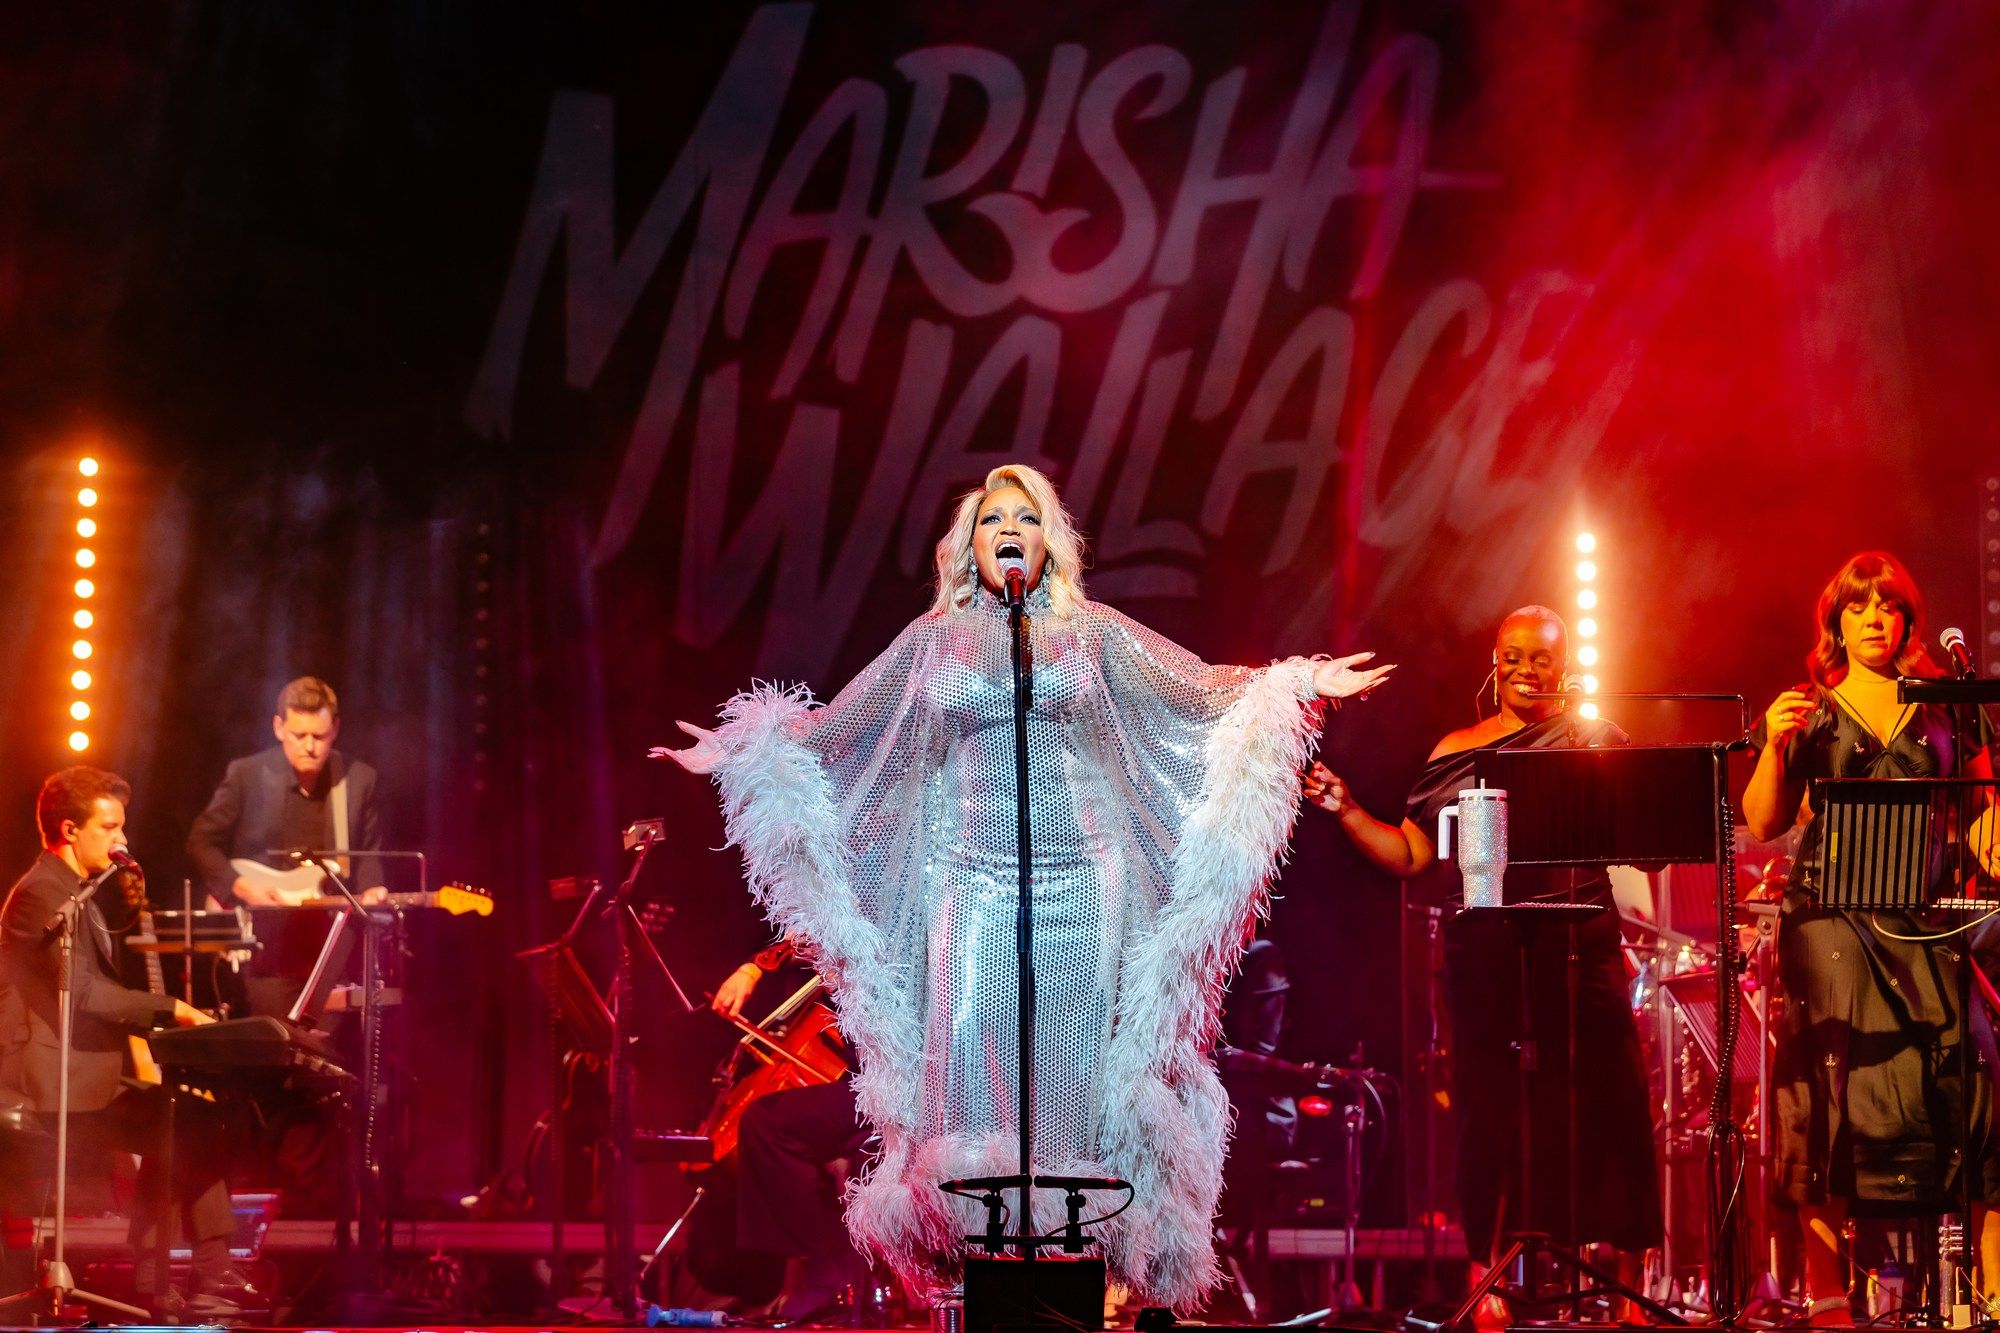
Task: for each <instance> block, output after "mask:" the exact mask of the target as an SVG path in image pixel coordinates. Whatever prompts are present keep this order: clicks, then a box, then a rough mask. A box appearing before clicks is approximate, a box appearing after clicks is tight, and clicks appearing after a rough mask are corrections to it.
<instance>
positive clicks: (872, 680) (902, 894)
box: [714, 616, 940, 1121]
mask: <svg viewBox="0 0 2000 1333" xmlns="http://www.w3.org/2000/svg"><path fill="white" fill-rule="evenodd" d="M935 622H936V617H934V616H925V617H923V618H921V619H919V620H917V621H915V622H913V623H912V624H911V625H910V626H909V627H908V628H907V629H905V630H904V631H903V633H902V634H900V635H898V636H897V638H896V641H895V642H894V643H892V644H890V646H889V647H888V649H886V650H885V651H884V652H883V653H882V655H881V656H879V657H877V658H876V659H875V660H874V661H873V662H871V663H869V664H868V666H867V667H865V668H864V669H863V670H862V671H861V672H860V673H859V674H858V675H856V676H855V677H854V679H853V680H852V681H850V682H849V683H848V685H847V687H846V688H845V689H843V690H841V691H840V693H839V694H838V695H836V696H835V697H834V698H833V700H832V701H831V702H829V703H827V704H826V705H824V706H819V705H816V704H815V703H814V702H813V699H812V695H811V692H810V691H809V690H807V689H806V688H805V687H804V686H802V685H794V686H784V685H775V684H766V685H759V686H757V687H756V688H754V689H752V690H750V691H747V692H746V693H743V694H739V695H737V696H736V697H735V698H733V699H731V700H730V701H729V702H728V703H727V704H726V705H725V706H724V707H723V710H722V726H721V727H720V728H719V729H718V731H717V733H716V740H717V744H718V745H719V746H720V747H721V749H722V752H723V757H722V760H721V762H719V763H718V764H717V765H716V768H715V773H714V777H715V782H716V785H717V786H718V787H720V788H721V791H722V806H723V817H724V820H725V823H726V827H727V829H728V833H729V841H730V843H731V845H733V846H735V847H737V848H738V849H740V850H741V852H742V854H743V867H744V874H745V878H746V879H747V880H748V881H749V885H750V890H751V892H752V893H753V894H754V895H755V896H756V898H757V901H758V902H759V903H760V904H761V905H762V906H763V907H764V909H765V911H766V913H767V914H768V915H769V916H770V917H771V919H772V921H773V923H775V924H776V925H777V926H778V927H779V928H781V929H783V930H785V931H787V932H789V933H792V934H795V935H797V936H798V937H799V938H801V939H803V940H805V941H807V942H808V943H809V944H810V945H811V948H812V952H813V956H814V959H815V961H816V962H817V964H818V966H819V969H820V971H821V973H822V974H823V975H824V976H825V977H826V978H827V980H828V981H829V982H830V983H832V985H833V986H834V987H835V988H836V991H837V992H838V995H839V999H840V1010H841V1021H842V1023H843V1026H844V1028H845V1030H846V1035H847V1036H848V1038H849V1040H850V1041H852V1042H853V1043H854V1044H855V1046H856V1047H857V1048H858V1049H860V1050H862V1051H864V1052H866V1053H868V1054H870V1055H871V1056H877V1057H887V1058H886V1059H883V1058H877V1059H873V1060H870V1061H867V1062H865V1067H864V1070H863V1074H862V1077H861V1078H860V1079H858V1080H857V1082H856V1092H857V1095H858V1096H859V1098H860V1100H861V1103H862V1110H863V1112H864V1113H868V1114H870V1115H871V1117H872V1118H876V1119H878V1121H879V1120H880V1119H882V1118H889V1119H894V1118H896V1116H897V1115H898V1114H905V1115H906V1114H908V1109H909V1108H908V1106H907V1105H899V1103H901V1102H904V1101H905V1099H907V1098H908V1096H909V1090H908V1089H907V1088H904V1087H901V1086H885V1083H884V1080H885V1079H887V1078H888V1077H889V1073H890V1071H891V1070H893V1069H896V1068H909V1067H911V1066H913V1065H914V1062H915V1058H916V1050H917V1047H918V1045H919V1043H920V1041H921V1034H920V1032H919V1031H918V1026H917V1020H916V1018H915V1013H914V1004H913V1001H912V987H913V986H914V985H915V983H916V978H917V977H918V976H919V975H920V969H921V967H922V952H921V935H920V929H919V925H918V922H917V920H916V912H917V907H918V904H917V902H916V897H917V895H916V894H914V893H912V892H911V891H910V889H911V887H912V886H913V885H915V884H917V883H919V882H920V879H921V870H922V864H923V857H924V837H925V831H926V824H925V819H924V808H925V807H924V778H925V775H926V774H927V773H928V772H930V771H933V770H934V769H935V768H936V766H937V762H938V749H939V745H940V740H939V736H938V731H937V728H936V725H935V722H934V719H933V716H932V712H931V710H930V709H929V708H927V707H926V706H925V698H924V694H923V681H924V679H925V676H926V673H927V664H928V660H929V657H930V654H931V651H932V645H933V644H934V642H935V634H934V630H935Z"/></svg>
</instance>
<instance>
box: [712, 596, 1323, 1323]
mask: <svg viewBox="0 0 2000 1333" xmlns="http://www.w3.org/2000/svg"><path fill="white" fill-rule="evenodd" d="M1030 612H1031V617H1032V619H1031V643H1032V649H1033V681H1034V702H1033V706H1032V709H1031V711H1030V714H1029V721H1028V745H1029V755H1030V761H1029V763H1030V769H1029V797H1030V809H1031V828H1032V831H1033V844H1034V863H1033V868H1032V893H1033V895H1034V922H1035V958H1036V967H1037V973H1038V989H1037V992H1036V1025H1035V1041H1036V1050H1035V1057H1036V1058H1035V1070H1034V1078H1033V1083H1032V1087H1033V1094H1032V1097H1033V1106H1034V1115H1035V1126H1034V1129H1035V1141H1036V1154H1035V1156H1036V1167H1037V1170H1040V1171H1051V1172H1059V1173H1081V1174H1102V1175H1113V1176H1118V1177H1121V1178H1124V1179H1128V1180H1131V1181H1132V1182H1133V1183H1134V1186H1135V1198H1134V1201H1133V1206H1132V1208H1131V1209H1130V1210H1128V1211H1127V1212H1126V1213H1125V1214H1124V1215H1123V1216H1122V1217H1121V1218H1119V1219H1118V1220H1117V1222H1115V1223H1113V1224H1110V1225H1109V1226H1107V1227H1105V1228H1104V1229H1102V1230H1101V1231H1100V1232H1099V1234H1100V1236H1101V1237H1102V1238H1103V1240H1104V1242H1105V1246H1106V1253H1107V1257H1108V1258H1109V1259H1110V1260H1111V1263H1112V1266H1113V1268H1114V1270H1115V1271H1117V1272H1119V1273H1120V1274H1121V1275H1123V1276H1124V1277H1125V1278H1126V1279H1127V1280H1129V1281H1131V1282H1133V1283H1134V1284H1135V1285H1136V1286H1137V1287H1138V1288H1139V1289H1140V1291H1141V1292H1142V1293H1143V1294H1144V1295H1146V1296H1147V1297H1149V1298H1151V1299H1155V1300H1164V1301H1169V1302H1172V1303H1175V1304H1179V1305H1182V1306H1187V1305H1189V1304H1191V1303H1192V1302H1193V1301H1194V1300H1195V1299H1196V1298H1197V1297H1198V1296H1199V1295H1200V1293H1201V1292H1202V1291H1203V1290H1205V1289H1206V1287H1207V1286H1209V1285H1211V1284H1212V1282H1213V1280H1214V1275H1215V1270H1214V1258H1213V1255H1212V1253H1211V1250H1210V1243H1209V1218H1210V1216H1211V1215H1212V1213H1213V1210H1214V1204H1215V1195H1216V1191H1217V1189H1218V1188H1219V1183H1220V1170H1221V1163H1222V1155H1223V1151H1224V1147H1225V1140H1226V1136H1227V1112H1226V1105H1225V1103H1224V1100H1223V1098H1222V1094H1221V1089H1220V1086H1219V1084H1218V1083H1217V1081H1216V1079H1215V1075H1214V1072H1213V1070H1212V1068H1211V1067H1210V1065H1209V1063H1208V1059H1207V1050H1208V1048H1209V1045H1210V1044H1211V1042H1212V1039H1213V1033H1214V1026H1215V1022H1216V1014H1217V1009H1218V1003H1219V1000H1220V996H1221V990H1222V983H1223V980H1224V978H1225V976H1226V973H1227V970H1228V968H1229V967H1230V966H1231V965H1233V963H1234V961H1235V959H1236V958H1237V956H1238V955H1239V953H1240V951H1241V949H1242V947H1243V944H1244V943H1245V942H1246V940H1247V935H1248V928H1249V925H1250V923H1251V918H1252V916H1253V914H1254V913H1255V912H1256V911H1258V910H1259V909H1260V908H1261V906H1262V903H1263V896H1264V890H1265V887H1266V885H1267V882H1268V879H1269V877H1270V875H1271V873H1272V871H1273V869H1274V866H1275V862H1276V858H1277V856H1278V854H1279V853H1280V852H1281V851H1282V848H1283V846H1284V843H1285V841H1286V839H1287V837H1288V836H1289V832H1290V827H1291V821H1292V818H1293V815H1294V814H1295V811H1296V790H1297V772H1298V770H1299V768H1300V767H1301V766H1302V765H1303V763H1304V762H1305V758H1306V755H1307V753H1308V752H1309V748H1310V746H1311V744H1312V743H1313V741H1314V740H1315V739H1316V735H1317V724H1318V709H1317V708H1316V707H1311V706H1307V703H1306V701H1307V700H1309V699H1311V697H1312V689H1311V673H1312V663H1311V662H1309V661H1307V660H1305V659H1299V658H1293V659H1288V660H1286V661H1284V662H1280V663H1277V664H1275V665H1273V666H1272V667H1268V668H1263V669H1259V670H1253V669H1249V668H1243V667H1230V666H1209V665H1207V664H1205V663H1203V662H1201V661H1200V660H1199V659H1197V658H1195V657H1194V656H1193V655H1192V654H1190V653H1188V652H1187V651H1185V650H1184V649H1181V648H1179V647H1177V646H1176V645H1174V644H1173V643H1171V642H1169V641H1168V640H1166V639H1164V638H1162V637H1161V636H1159V635H1156V634H1154V633H1152V632H1151V631H1150V630H1147V629H1145V628H1144V627H1142V626H1140V625H1138V624H1136V623H1135V622H1133V621H1131V620H1129V619H1128V618H1126V617H1124V616H1122V615H1120V614H1119V613H1117V612H1115V611H1112V610H1110V609H1109V608H1107V607H1104V606H1100V605H1097V604H1095V603H1088V602H1086V603H1084V604H1083V605H1082V606H1081V607H1080V608H1079V609H1078V610H1076V611H1075V612H1074V613H1072V614H1071V615H1070V616H1069V617H1068V618H1067V619H1066V620H1064V619H1058V618H1057V617H1056V616H1054V614H1053V613H1052V611H1051V609H1050V608H1049V606H1048V604H1047V601H1046V598H1045V597H1044V596H1042V595H1041V594H1040V593H1039V592H1038V593H1037V594H1035V595H1033V596H1031V599H1030ZM1010 694H1011V677H1010V666H1009V657H1008V632H1007V620H1006V613H1005V611H1004V609H1003V608H1002V607H1001V606H1000V605H999V604H998V602H997V601H995V600H994V599H993V598H991V597H990V596H987V595H985V594H981V595H979V596H978V597H977V598H976V600H975V601H974V602H973V604H971V605H970V606H967V607H965V608H962V609H959V610H957V611H954V612H951V613H948V614H938V613H932V614H930V615H927V616H924V617H922V618H921V619H919V620H917V621H916V622H914V623H913V624H912V625H911V626H909V628H908V629H906V630H905V631H904V632H903V633H902V634H901V635H900V636H899V637H898V638H897V640H896V642H895V643H894V644H892V645H891V646H890V648H889V649H888V651H886V652H885V653H883V655H882V656H881V657H879V658H877V659H876V661H874V662H873V663H871V664H870V665H869V666H868V667H867V668H866V669H864V670H863V671H862V672H861V673H860V674H859V675H858V676H857V677H856V678H855V679H854V680H853V681H852V682H851V683H850V684H849V685H848V687H847V688H846V689H844V690H842V691H841V692H840V694H839V695H838V696H837V697H836V698H835V699H834V700H833V701H832V702H830V703H829V704H827V705H826V706H824V707H813V706H811V705H810V702H809V700H808V699H807V697H806V696H805V694H804V692H803V691H802V690H796V689H795V690H789V691H787V690H780V689H777V688H765V689H762V690H759V691H756V692H753V693H751V694H747V695H739V696H738V697H737V698H736V699H735V700H733V701H732V702H731V704H730V705H729V707H728V708H727V709H726V710H725V714H724V717H725V725H724V726H723V727H722V729H721V731H720V732H719V733H718V738H719V741H720V743H721V744H722V746H723V749H724V752H725V755H726V758H725V760H724V762H723V763H722V764H721V765H720V766H719V767H718V769H717V773H716V777H717V781H718V783H719V784H720V785H721V787H722V790H723V797H724V804H725V808H726V811H727V814H728V817H729V829H730V835H731V840H732V842H734V843H735V844H737V845H738V846H740V847H741V848H742V849H743V852H744V858H745V863H746V869H747V871H748V874H749V879H750V882H751V886H752V888H753V889H754V890H755V891H756V892H757V893H758V895H759V896H760V898H761V899H762V900H763V901H764V903H765V904H766V906H767V907H768V908H769V910H770V911H771V914H772V916H773V918H774V919H775V920H776V922H777V923H778V924H779V925H781V926H782V927H783V928H785V929H788V930H791V931H794V932H795V933H796V934H798V935H799V936H800V937H801V938H803V939H805V940H807V941H809V942H810V943H811V945H812V947H813V949H814V952H815V954H816V956H817V957H818V959H819V960H820V963H821V965H822V968H823V970H825V971H826V973H827V974H828V975H829V977H830V979H832V980H833V982H834V984H835V986H836V989H837V995H838V1004H839V1009H840V1015H841V1020H842V1026H843V1029H844V1030H845V1032H846V1033H847V1036H848V1037H849V1039H850V1040H851V1041H852V1042H853V1043H854V1045H855V1047H856V1049H857V1051H858V1052H859V1054H860V1057H861V1070H860V1073H859V1075H858V1076H857V1080H856V1091H857V1094H858V1098H859V1101H860V1105H861V1110H862V1113H863V1115H864V1116H865V1117H866V1118H867V1119H868V1120H869V1121H870V1123H871V1124H872V1125H873V1126H874V1127H875V1128H877V1129H878V1130H879V1131H880V1132H881V1135H882V1151H881V1155H880V1157H879V1159H878V1161H877V1162H876V1164H875V1166H874V1167H873V1169H872V1170H871V1171H870V1172H869V1173H868V1175H867V1176H866V1177H865V1178H864V1179H863V1180H862V1181H861V1182H860V1183H859V1184H858V1185H857V1186H856V1188H855V1190H854V1192H853V1194H852V1196H851V1198H850V1207H849V1224H850V1227H851V1228H852V1229H853V1230H854V1232H855V1234H856V1237H857V1239H858V1240H860V1241H861V1242H862V1243H864V1244H865V1245H867V1246H869V1247H871V1248H873V1249H875V1250H877V1251H878V1252H880V1253H882V1254H884V1255H885V1256H887V1257H888V1258H889V1259H890V1260H891V1261H892V1262H893V1263H895V1264H896V1266H897V1267H898V1268H899V1269H901V1270H902V1271H903V1272H904V1273H905V1274H906V1276H913V1277H917V1278H919V1279H920V1280H927V1281H932V1282H935V1281H942V1280H949V1278H950V1276H951V1274H952V1272H953V1270H954V1267H955V1263H956V1259H957V1257H958V1255H959V1253H960V1252H961V1248H962V1237H963V1235H964V1233H965V1231H966V1230H968V1229H971V1228H972V1227H973V1226H976V1223H977V1218H976V1216H975V1215H974V1214H971V1213H969V1212H967V1211H965V1206H963V1205H958V1204H955V1203H954V1202H953V1201H952V1200H950V1199H949V1198H948V1197H947V1196H945V1195H943V1194H941V1193H940V1192H939V1191H938V1190H937V1189H936V1183H937V1181H939V1180H941V1179H948V1178H951V1177H954V1176H963V1175H981V1174H989V1173H1003V1172H1007V1171H1010V1170H1012V1169H1014V1167H1015V1165H1016V1160H1017V1148H1016V1139H1015V1135H1016V1132H1017V1119H1016V1107H1017V1102H1018V1091H1017V1076H1016V1067H1017V1059H1016V1049H1017V1045H1016V1044H1017V1037H1016V1025H1015V1012H1016V1006H1015V987H1016V980H1015V978H1016V972H1015V948H1014V917H1015V893H1016V878H1017V876H1016V865H1017V844H1016V832H1015V801H1014V732H1013V712H1012V705H1011V701H1010ZM1113 1197H1114V1198H1115V1196H1113ZM1060 1206H1061V1196H1060V1195H1059V1194H1052V1195H1051V1196H1050V1197H1048V1198H1046V1199H1040V1200H1038V1204H1037V1211H1038V1219H1039V1218H1040V1214H1041V1210H1042V1209H1044V1208H1046V1209H1048V1210H1050V1212H1049V1214H1048V1216H1047V1217H1046V1219H1045V1221H1044V1224H1045V1225H1053V1224H1054V1223H1055V1222H1056V1221H1057V1220H1058V1219H1059V1216H1060ZM1106 1206H1107V1207H1108V1206H1110V1201H1109V1200H1107V1201H1106Z"/></svg>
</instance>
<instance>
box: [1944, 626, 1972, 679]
mask: <svg viewBox="0 0 2000 1333" xmlns="http://www.w3.org/2000/svg"><path fill="white" fill-rule="evenodd" d="M1938 644H1939V646H1940V647H1942V648H1943V649H1944V650H1945V652H1946V653H1948V654H1949V655H1950V657H1951V664H1952V666H1953V667H1954V668H1955V669H1956V670H1957V672H1958V678H1959V679H1960V680H1971V679H1972V678H1973V677H1975V676H1977V675H1978V674H1979V668H1978V667H1976V666H1974V665H1973V664H1972V652H1971V650H1970V649H1968V648H1967V647H1966V646H1965V631H1964V630H1962V629H1960V628H1959V627H1958V626H1956V625H1951V626H1948V627H1947V628H1946V629H1945V631H1944V633H1942V634H1940V635H1938Z"/></svg>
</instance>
